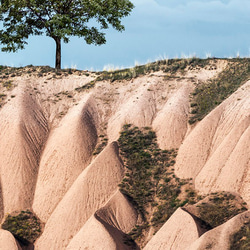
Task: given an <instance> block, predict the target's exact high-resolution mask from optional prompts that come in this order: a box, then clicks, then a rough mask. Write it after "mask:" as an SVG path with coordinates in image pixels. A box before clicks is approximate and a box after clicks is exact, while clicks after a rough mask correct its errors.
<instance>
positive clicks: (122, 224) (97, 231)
mask: <svg viewBox="0 0 250 250" xmlns="http://www.w3.org/2000/svg"><path fill="white" fill-rule="evenodd" d="M137 221H138V214H137V212H136V211H135V209H134V208H133V207H132V205H131V204H130V203H129V202H128V201H127V199H126V198H125V197H124V196H123V195H122V194H121V193H120V192H119V191H117V192H116V193H115V194H114V195H113V197H112V198H111V199H110V200H109V201H108V203H107V204H106V205H105V206H104V207H102V208H100V209H99V210H97V212H96V213H95V216H92V217H91V218H90V219H89V220H88V221H87V222H86V223H85V224H84V226H83V227H82V228H81V230H80V231H79V232H78V233H77V234H76V235H75V237H74V238H73V239H72V240H71V241H70V243H69V245H68V247H67V250H70V249H110V250H111V249H121V250H122V249H131V247H130V246H128V245H126V244H124V241H125V240H126V237H125V233H128V232H130V231H131V229H132V228H133V227H134V226H135V224H136V223H137Z"/></svg>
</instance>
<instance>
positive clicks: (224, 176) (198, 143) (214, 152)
mask: <svg viewBox="0 0 250 250" xmlns="http://www.w3.org/2000/svg"><path fill="white" fill-rule="evenodd" d="M249 96H250V82H247V83H246V84H245V85H243V86H242V88H240V89H239V90H238V91H237V92H235V93H234V94H233V95H232V96H230V97H229V98H228V99H227V100H225V101H224V102H223V103H222V104H221V105H219V106H218V107H217V108H216V109H215V110H213V111H212V112H211V113H210V114H209V115H208V116H207V117H205V118H204V119H203V120H202V121H201V122H200V123H199V124H197V126H196V127H195V128H194V129H193V130H192V132H191V133H190V134H189V135H188V136H187V138H185V140H184V142H183V144H182V145H181V147H180V150H179V153H178V156H177V161H176V174H177V176H179V177H181V178H194V180H195V187H196V188H197V189H198V190H200V191H201V192H203V193H209V192H214V191H220V190H226V191H232V192H237V193H239V194H240V195H241V196H242V197H243V199H244V200H245V201H246V202H247V203H248V204H249V202H250V192H249V191H250V190H249V175H250V147H249V141H250V126H249V125H250V98H249ZM187 166H188V167H187Z"/></svg>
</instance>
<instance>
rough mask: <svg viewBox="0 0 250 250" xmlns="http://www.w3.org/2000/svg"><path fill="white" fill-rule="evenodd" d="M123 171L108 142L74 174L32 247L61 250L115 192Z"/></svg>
mask: <svg viewBox="0 0 250 250" xmlns="http://www.w3.org/2000/svg"><path fill="white" fill-rule="evenodd" d="M123 171H124V170H123V166H122V163H121V160H120V158H119V156H118V147H117V144H116V143H112V144H110V145H109V146H108V147H106V149H105V150H104V151H102V153H101V154H100V155H99V156H98V157H97V158H96V159H95V160H94V161H93V162H92V163H91V164H90V165H89V166H88V167H87V168H86V169H85V170H84V171H83V172H82V173H81V174H80V175H79V176H78V178H77V179H76V180H75V182H74V184H73V185H72V186H71V187H70V189H69V190H68V192H67V193H66V194H65V196H64V197H63V199H62V200H61V201H60V203H59V204H58V205H57V207H56V209H55V210H54V211H53V213H52V214H51V216H50V218H49V219H48V221H47V223H46V225H45V229H44V232H43V234H42V236H41V237H40V238H39V239H38V241H37V242H36V244H35V246H36V249H48V248H52V249H64V248H65V247H66V246H67V245H68V243H69V241H70V239H71V238H72V235H75V234H76V233H77V232H78V231H79V230H80V229H81V227H82V226H83V225H84V224H85V223H86V221H87V220H88V219H89V218H90V217H91V215H93V214H94V212H95V211H96V210H97V209H99V208H100V207H101V206H102V205H104V204H105V203H106V202H107V201H108V200H109V199H110V197H111V196H112V195H113V194H114V193H115V192H116V190H117V185H118V184H119V183H120V181H121V179H122V177H123ZM72 222H74V223H72Z"/></svg>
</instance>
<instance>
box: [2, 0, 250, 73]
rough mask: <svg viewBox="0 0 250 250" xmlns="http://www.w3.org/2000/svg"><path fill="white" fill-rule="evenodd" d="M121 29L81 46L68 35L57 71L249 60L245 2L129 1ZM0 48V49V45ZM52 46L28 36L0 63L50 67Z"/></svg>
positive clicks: (48, 40) (45, 39)
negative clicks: (164, 62) (220, 59)
mask: <svg viewBox="0 0 250 250" xmlns="http://www.w3.org/2000/svg"><path fill="white" fill-rule="evenodd" d="M130 1H131V2H132V3H133V4H134V5H135V8H134V9H133V10H132V12H131V14H130V15H129V16H128V17H125V18H124V19H122V23H123V24H124V25H125V31H123V32H118V31H116V30H114V29H112V28H110V29H108V30H106V31H105V32H106V39H107V43H106V44H104V45H101V46H95V45H87V44H86V43H85V40H84V39H83V38H76V37H72V38H71V39H70V42H69V43H68V44H62V68H77V69H81V70H97V71H99V70H103V69H107V68H124V67H132V66H134V65H137V64H145V63H147V62H153V61H155V60H159V59H165V58H183V57H193V56H196V57H200V58H206V57H237V56H241V57H249V56H250V28H249V27H250V15H249V13H250V1H249V0H130ZM0 47H1V45H0ZM54 59H55V43H54V40H53V39H52V38H49V37H46V36H33V37H30V38H29V39H28V45H26V47H25V49H24V50H21V51H19V52H17V53H5V52H0V65H8V66H15V67H22V66H26V65H30V64H32V65H35V66H39V65H49V66H51V67H53V66H54Z"/></svg>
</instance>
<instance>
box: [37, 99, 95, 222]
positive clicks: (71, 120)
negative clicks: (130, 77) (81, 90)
mask: <svg viewBox="0 0 250 250" xmlns="http://www.w3.org/2000/svg"><path fill="white" fill-rule="evenodd" d="M95 112H96V110H95V103H94V100H93V99H91V98H88V99H87V98H86V99H85V100H83V101H82V103H81V104H79V105H78V106H75V107H74V108H73V109H72V110H70V111H69V113H68V115H67V116H66V117H64V118H63V119H62V121H61V123H60V124H59V126H58V127H57V128H56V129H54V130H53V131H51V134H50V137H49V138H48V141H47V143H46V146H45V148H44V151H43V155H42V158H41V162H40V168H39V175H38V179H37V185H36V192H35V196H34V202H33V210H34V211H35V213H36V214H37V215H38V216H39V217H40V218H41V219H42V220H43V221H47V220H48V218H49V216H50V215H51V213H52V212H53V210H54V209H55V207H56V205H57V204H58V203H59V201H60V200H61V199H62V198H63V196H64V195H65V193H66V192H67V190H68V189H69V188H70V186H71V185H72V184H73V182H74V181H75V179H76V178H77V177H78V176H79V174H80V173H81V172H82V171H83V170H84V168H86V167H87V165H88V163H89V162H90V160H91V157H92V153H93V150H94V148H95V145H96V141H97V130H96V127H97V126H98V124H97V123H98V120H97V118H96V114H95Z"/></svg>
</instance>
